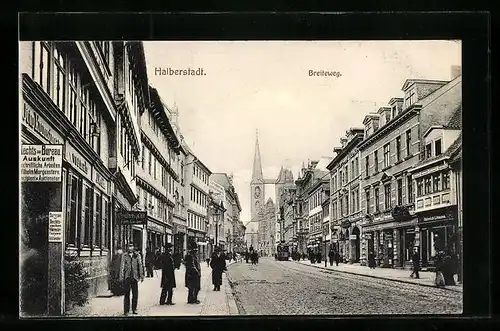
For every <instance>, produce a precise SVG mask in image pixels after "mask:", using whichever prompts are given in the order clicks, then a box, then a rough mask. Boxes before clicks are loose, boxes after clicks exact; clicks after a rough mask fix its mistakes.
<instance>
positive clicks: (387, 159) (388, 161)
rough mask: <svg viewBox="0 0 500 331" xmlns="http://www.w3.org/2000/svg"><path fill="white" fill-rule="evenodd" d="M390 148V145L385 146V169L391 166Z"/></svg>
mask: <svg viewBox="0 0 500 331" xmlns="http://www.w3.org/2000/svg"><path fill="white" fill-rule="evenodd" d="M389 153H390V148H389V144H388V143H387V144H385V145H384V168H387V167H389V164H390V154H389Z"/></svg>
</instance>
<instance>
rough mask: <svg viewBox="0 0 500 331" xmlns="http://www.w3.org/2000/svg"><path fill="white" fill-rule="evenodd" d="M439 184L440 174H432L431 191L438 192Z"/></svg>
mask: <svg viewBox="0 0 500 331" xmlns="http://www.w3.org/2000/svg"><path fill="white" fill-rule="evenodd" d="M440 184H441V174H437V175H433V176H432V191H433V192H439V191H440V190H441V187H440Z"/></svg>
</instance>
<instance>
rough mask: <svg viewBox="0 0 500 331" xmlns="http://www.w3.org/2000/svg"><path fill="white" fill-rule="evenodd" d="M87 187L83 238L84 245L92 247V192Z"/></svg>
mask: <svg viewBox="0 0 500 331" xmlns="http://www.w3.org/2000/svg"><path fill="white" fill-rule="evenodd" d="M84 187H85V203H84V206H83V212H84V223H83V236H82V243H83V245H85V246H88V247H90V245H91V239H92V238H91V229H92V207H91V206H92V190H91V188H90V187H88V186H87V185H84Z"/></svg>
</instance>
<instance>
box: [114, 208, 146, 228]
mask: <svg viewBox="0 0 500 331" xmlns="http://www.w3.org/2000/svg"><path fill="white" fill-rule="evenodd" d="M116 215H117V218H118V221H119V222H120V224H122V225H132V224H146V222H147V217H148V214H147V212H145V211H134V210H130V211H129V210H122V211H119V212H117V213H116Z"/></svg>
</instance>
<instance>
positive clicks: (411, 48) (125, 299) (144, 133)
mask: <svg viewBox="0 0 500 331" xmlns="http://www.w3.org/2000/svg"><path fill="white" fill-rule="evenodd" d="M19 91H20V93H19V137H20V139H19V142H20V145H19V158H20V160H19V189H20V191H19V192H20V196H19V216H20V218H19V230H20V231H19V293H20V299H19V315H20V317H21V318H32V317H35V318H39V317H65V318H68V319H70V318H79V319H80V318H89V317H120V318H132V319H133V318H134V317H169V316H199V317H203V316H229V317H234V316H254V315H255V316H262V315H290V316H297V315H319V316H327V315H328V316H340V317H343V316H358V315H361V316H365V315H369V316H377V315H381V316H384V315H385V316H386V315H390V316H394V315H401V316H406V315H443V316H451V315H460V314H462V313H463V271H464V269H466V268H470V267H472V268H474V266H470V265H469V266H464V265H463V240H462V237H463V233H462V224H463V216H462V210H463V208H462V201H463V189H462V187H463V185H462V183H463V175H462V42H461V41H460V40H370V41H369V40H348V41H347V40H337V41H335V40H331V41H326V40H309V41H284V40H283V41H280V40H260V41H243V40H241V41H200V40H198V41H160V40H158V41H153V40H143V41H140V40H100V41H92V40H89V41H86V40H78V41H50V40H48V41H44V40H37V41H20V42H19ZM467 281H474V280H472V279H469V278H467Z"/></svg>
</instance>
